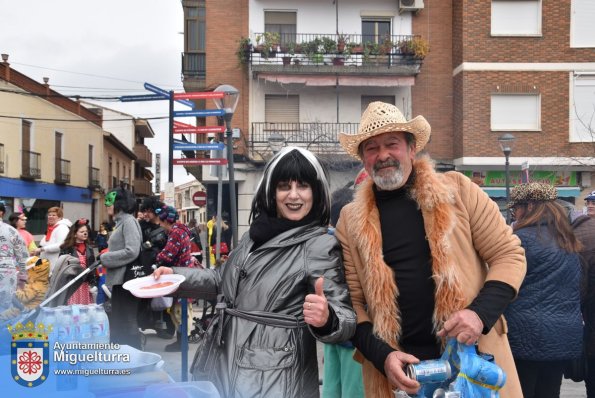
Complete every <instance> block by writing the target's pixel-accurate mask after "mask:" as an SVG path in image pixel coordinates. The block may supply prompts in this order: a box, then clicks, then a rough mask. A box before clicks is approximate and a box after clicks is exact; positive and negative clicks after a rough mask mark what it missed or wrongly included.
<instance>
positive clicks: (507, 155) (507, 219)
mask: <svg viewBox="0 0 595 398" xmlns="http://www.w3.org/2000/svg"><path fill="white" fill-rule="evenodd" d="M509 156H510V151H504V158H505V159H506V161H505V162H504V175H505V177H506V204H507V205H508V202H510V170H509V162H508V157H509ZM506 224H508V225H510V211H507V212H506Z"/></svg>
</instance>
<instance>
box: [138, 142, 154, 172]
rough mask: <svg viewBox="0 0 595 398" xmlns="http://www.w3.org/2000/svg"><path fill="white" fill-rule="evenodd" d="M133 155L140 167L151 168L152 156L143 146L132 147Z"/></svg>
mask: <svg viewBox="0 0 595 398" xmlns="http://www.w3.org/2000/svg"><path fill="white" fill-rule="evenodd" d="M134 155H135V156H136V162H137V164H138V165H139V166H140V167H151V166H152V165H153V154H152V153H151V151H150V150H149V148H147V146H146V145H144V144H136V145H134Z"/></svg>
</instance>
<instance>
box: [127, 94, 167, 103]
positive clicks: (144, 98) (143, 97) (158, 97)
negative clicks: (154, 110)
mask: <svg viewBox="0 0 595 398" xmlns="http://www.w3.org/2000/svg"><path fill="white" fill-rule="evenodd" d="M166 99H168V97H164V96H163V95H161V94H142V95H123V96H121V97H120V102H133V101H163V100H166Z"/></svg>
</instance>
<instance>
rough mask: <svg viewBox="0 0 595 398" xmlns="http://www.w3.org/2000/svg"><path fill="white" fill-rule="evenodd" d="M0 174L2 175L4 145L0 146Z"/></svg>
mask: <svg viewBox="0 0 595 398" xmlns="http://www.w3.org/2000/svg"><path fill="white" fill-rule="evenodd" d="M0 173H4V144H0Z"/></svg>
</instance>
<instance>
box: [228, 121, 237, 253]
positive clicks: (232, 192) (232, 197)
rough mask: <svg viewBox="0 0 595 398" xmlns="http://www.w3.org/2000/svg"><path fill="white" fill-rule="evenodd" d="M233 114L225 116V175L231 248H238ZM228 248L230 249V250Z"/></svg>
mask: <svg viewBox="0 0 595 398" xmlns="http://www.w3.org/2000/svg"><path fill="white" fill-rule="evenodd" d="M232 117H233V114H231V113H230V114H226V115H225V126H226V131H225V134H226V135H227V173H228V174H227V175H228V178H229V209H230V212H231V215H230V217H231V236H232V247H231V248H234V249H235V248H236V247H237V246H238V217H237V209H236V180H235V175H234V165H233V131H232V130H231V118H232ZM231 248H230V249H231Z"/></svg>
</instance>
